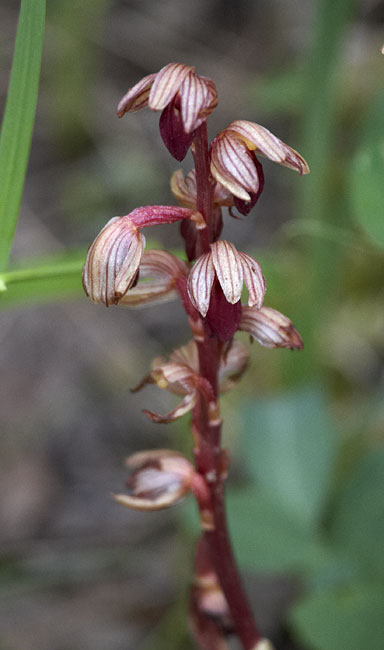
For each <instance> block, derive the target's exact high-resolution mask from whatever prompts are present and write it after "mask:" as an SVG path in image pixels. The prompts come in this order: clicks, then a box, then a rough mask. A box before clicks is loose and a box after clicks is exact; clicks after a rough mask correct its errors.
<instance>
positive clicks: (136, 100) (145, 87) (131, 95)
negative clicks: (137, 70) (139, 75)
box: [117, 73, 157, 117]
mask: <svg viewBox="0 0 384 650" xmlns="http://www.w3.org/2000/svg"><path fill="white" fill-rule="evenodd" d="M156 74H157V73H155V74H150V75H148V76H147V77H144V78H143V79H141V80H140V81H139V82H138V83H137V84H136V85H135V86H133V87H132V88H130V89H129V90H128V92H127V93H126V94H125V95H124V97H123V98H122V99H121V100H120V102H119V105H118V107H117V115H118V117H123V115H124V113H128V112H133V111H139V110H140V109H141V108H145V106H147V105H148V98H149V93H150V90H151V86H152V84H153V82H154V79H155V77H156Z"/></svg>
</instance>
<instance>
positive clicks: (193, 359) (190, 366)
mask: <svg viewBox="0 0 384 650" xmlns="http://www.w3.org/2000/svg"><path fill="white" fill-rule="evenodd" d="M198 368H199V364H198V357H197V350H196V344H195V343H194V341H191V342H190V343H189V344H188V345H185V346H183V347H182V348H179V349H178V350H175V351H174V352H172V354H171V355H170V357H169V361H166V360H165V359H163V358H162V357H159V358H157V359H155V360H154V361H153V364H152V371H151V373H150V374H149V375H148V376H147V377H145V378H144V379H143V381H142V382H141V383H140V384H139V386H137V388H136V389H135V390H139V389H141V388H142V387H143V386H144V385H145V384H154V383H155V384H157V385H158V386H159V388H166V389H167V390H169V391H170V392H171V393H174V394H175V395H181V396H184V398H183V400H182V401H181V402H180V404H178V406H176V407H175V408H174V409H172V411H170V412H169V413H166V414H165V415H160V414H159V413H153V412H152V411H148V410H144V413H145V414H146V415H148V417H149V418H150V419H151V420H153V421H154V422H172V421H173V420H176V419H177V418H180V417H181V416H182V415H185V414H186V413H188V412H189V411H191V410H192V409H193V407H194V406H195V404H196V400H197V398H198V396H199V394H200V395H202V396H203V397H205V399H206V400H207V402H208V404H210V405H211V413H212V417H216V416H217V401H216V397H215V394H214V392H213V389H212V386H211V385H210V383H209V382H208V381H207V380H206V379H204V378H203V377H201V376H200V374H199V370H198Z"/></svg>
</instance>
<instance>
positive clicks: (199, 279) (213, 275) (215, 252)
mask: <svg viewBox="0 0 384 650" xmlns="http://www.w3.org/2000/svg"><path fill="white" fill-rule="evenodd" d="M243 283H245V286H246V287H247V289H248V293H249V296H248V305H250V306H256V307H257V308H258V309H260V307H261V306H262V304H263V300H264V294H265V279H264V276H263V273H262V270H261V267H260V265H259V264H258V262H256V260H254V259H253V257H251V256H250V255H247V254H246V253H241V252H239V251H237V250H236V248H235V247H234V245H233V244H231V243H230V242H227V241H225V240H219V241H217V242H214V243H213V244H211V251H210V252H209V253H205V254H204V255H202V256H201V257H200V258H199V259H198V260H197V262H196V264H195V266H194V267H193V269H192V270H191V272H190V274H189V276H188V293H189V297H190V299H191V302H192V304H193V305H194V306H195V307H196V309H197V310H198V311H199V312H200V314H201V315H202V316H203V317H204V318H206V325H207V326H208V328H209V330H210V333H211V335H213V336H217V337H218V338H219V339H221V340H223V341H228V340H230V339H231V338H232V336H233V334H234V333H235V331H236V330H237V328H238V325H239V322H240V318H241V303H240V298H241V293H242V289H243Z"/></svg>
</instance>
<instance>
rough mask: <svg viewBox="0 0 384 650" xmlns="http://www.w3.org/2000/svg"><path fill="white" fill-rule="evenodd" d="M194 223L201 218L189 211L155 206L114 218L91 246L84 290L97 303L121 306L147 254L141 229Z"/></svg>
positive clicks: (86, 266) (84, 277) (86, 265)
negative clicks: (176, 223)
mask: <svg viewBox="0 0 384 650" xmlns="http://www.w3.org/2000/svg"><path fill="white" fill-rule="evenodd" d="M182 219H191V220H193V221H194V222H195V223H197V224H198V226H199V225H204V224H203V223H202V222H201V215H198V214H197V213H196V212H193V211H192V210H188V209H186V208H176V207H173V206H167V205H165V206H162V205H152V206H148V207H144V208H136V209H135V210H133V212H131V213H130V214H128V215H126V216H125V217H113V218H112V219H110V220H109V221H108V223H107V224H106V226H104V228H103V229H102V230H101V232H100V233H99V234H98V236H97V237H96V239H95V241H94V242H93V243H92V244H91V246H90V248H89V251H88V255H87V260H86V262H85V265H84V269H83V286H84V290H85V293H86V294H87V296H89V297H90V298H91V300H93V302H103V303H104V304H105V305H106V306H107V307H108V306H109V305H117V304H118V303H119V302H120V300H121V298H123V296H125V294H126V293H127V291H128V289H130V288H131V287H132V286H133V285H134V283H135V281H136V279H137V274H138V270H139V266H140V262H141V258H142V255H143V252H144V246H145V237H144V236H143V235H142V234H141V233H140V232H139V230H140V228H145V227H148V226H155V225H159V224H163V223H173V222H175V221H181V220H182Z"/></svg>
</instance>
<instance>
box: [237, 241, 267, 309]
mask: <svg viewBox="0 0 384 650" xmlns="http://www.w3.org/2000/svg"><path fill="white" fill-rule="evenodd" d="M239 255H240V258H241V261H242V267H243V275H244V282H245V286H246V287H247V289H248V292H249V297H248V305H249V306H250V307H253V306H256V308H257V309H260V307H261V306H262V304H263V301H264V295H265V289H266V287H265V278H264V275H263V272H262V270H261V266H260V264H259V263H258V262H256V260H254V259H253V257H251V256H250V255H247V253H239Z"/></svg>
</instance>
